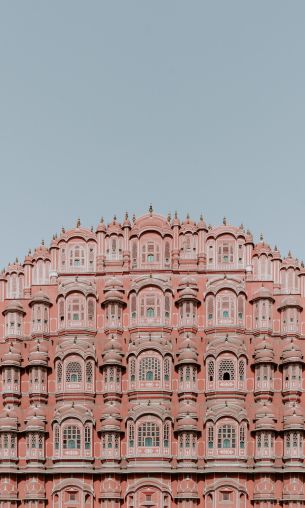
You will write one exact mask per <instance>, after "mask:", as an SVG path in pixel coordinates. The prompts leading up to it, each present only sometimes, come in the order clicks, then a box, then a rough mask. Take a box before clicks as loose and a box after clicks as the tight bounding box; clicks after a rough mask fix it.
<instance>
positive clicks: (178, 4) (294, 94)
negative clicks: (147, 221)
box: [0, 0, 305, 266]
mask: <svg viewBox="0 0 305 508" xmlns="http://www.w3.org/2000/svg"><path fill="white" fill-rule="evenodd" d="M304 24H305V2H304V0H300V1H297V0H293V1H291V2H287V1H286V0H285V1H282V0H268V2H266V1H265V0H256V1H255V2H250V1H245V0H240V1H236V0H230V1H229V0H222V1H220V0H213V1H212V0H211V1H209V2H207V1H203V0H200V1H196V0H191V1H185V0H184V1H179V0H172V1H170V0H167V1H164V0H151V1H143V0H138V1H134V0H128V1H127V0H124V1H107V2H106V1H101V0H99V1H93V0H90V1H77V0H65V1H55V0H53V1H52V2H51V1H49V2H41V1H32V0H27V1H26V2H12V1H10V2H5V1H2V2H1V3H0V58H1V61H0V64H1V65H0V73H1V76H0V167H1V182H0V183H1V200H0V220H1V224H0V227H1V229H0V231H1V237H2V242H1V250H0V263H1V265H3V266H4V265H5V264H6V263H7V262H8V261H10V260H14V258H15V257H16V255H17V256H19V257H20V258H23V255H24V254H25V253H26V252H27V250H28V248H29V247H32V248H33V247H35V245H37V244H38V243H39V242H40V240H41V238H45V241H46V242H48V241H49V240H50V238H51V236H52V234H53V233H55V232H59V231H60V227H61V225H62V224H64V225H65V226H66V227H69V226H71V225H73V224H74V223H75V221H76V219H77V217H78V216H80V217H81V220H82V223H83V224H84V225H88V226H90V225H91V224H94V225H96V224H97V222H98V219H99V217H100V216H101V215H104V217H105V219H106V220H110V219H111V217H112V215H113V214H114V213H116V214H118V217H119V218H121V217H122V216H123V214H124V212H125V210H129V211H130V213H133V212H135V213H136V214H141V213H143V212H146V210H147V209H148V206H149V204H150V203H152V204H153V206H154V209H155V210H156V211H158V212H162V213H165V214H166V213H167V212H168V211H169V210H171V211H172V212H174V210H175V209H177V210H178V211H179V214H180V216H181V217H184V216H185V214H186V213H187V212H188V211H189V212H190V214H191V215H192V216H193V217H194V218H195V219H198V218H199V214H200V212H201V211H202V212H203V213H204V215H205V217H206V219H207V221H208V222H209V223H212V224H216V223H220V222H221V221H222V218H223V216H224V215H226V216H227V217H228V219H229V220H230V221H231V222H232V223H236V224H240V222H243V223H244V224H245V226H246V227H249V228H250V229H251V230H252V231H253V232H254V233H255V235H259V233H260V232H261V231H262V232H263V233H264V235H265V238H266V240H268V241H270V243H271V244H272V245H274V243H277V244H278V245H279V247H280V248H281V250H282V251H283V253H284V254H287V251H288V249H289V248H291V249H292V252H293V253H294V254H295V255H296V256H298V257H300V258H303V257H305V243H304V227H303V222H304V217H305V200H304V183H305V174H304V172H305V153H304V146H305V145H304V137H305V136H304V134H305V100H304V99H305V66H304V50H305V29H304V28H305V26H304ZM1 265H0V266H1Z"/></svg>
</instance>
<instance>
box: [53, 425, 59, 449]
mask: <svg viewBox="0 0 305 508" xmlns="http://www.w3.org/2000/svg"><path fill="white" fill-rule="evenodd" d="M54 448H55V450H59V426H58V425H57V424H56V425H55V426H54Z"/></svg>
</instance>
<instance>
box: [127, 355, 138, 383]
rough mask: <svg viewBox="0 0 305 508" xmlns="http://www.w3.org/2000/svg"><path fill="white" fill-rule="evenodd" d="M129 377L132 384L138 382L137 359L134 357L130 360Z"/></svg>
mask: <svg viewBox="0 0 305 508" xmlns="http://www.w3.org/2000/svg"><path fill="white" fill-rule="evenodd" d="M129 376H130V382H131V383H134V382H135V380H136V359H135V358H134V357H131V358H130V360H129Z"/></svg>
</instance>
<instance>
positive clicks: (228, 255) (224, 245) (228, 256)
mask: <svg viewBox="0 0 305 508" xmlns="http://www.w3.org/2000/svg"><path fill="white" fill-rule="evenodd" d="M217 261H218V264H219V265H225V264H232V263H233V262H234V241H219V242H218V257H217Z"/></svg>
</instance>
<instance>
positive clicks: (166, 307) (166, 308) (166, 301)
mask: <svg viewBox="0 0 305 508" xmlns="http://www.w3.org/2000/svg"><path fill="white" fill-rule="evenodd" d="M164 317H165V319H166V320H167V319H169V317H170V295H169V294H165V297H164Z"/></svg>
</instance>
